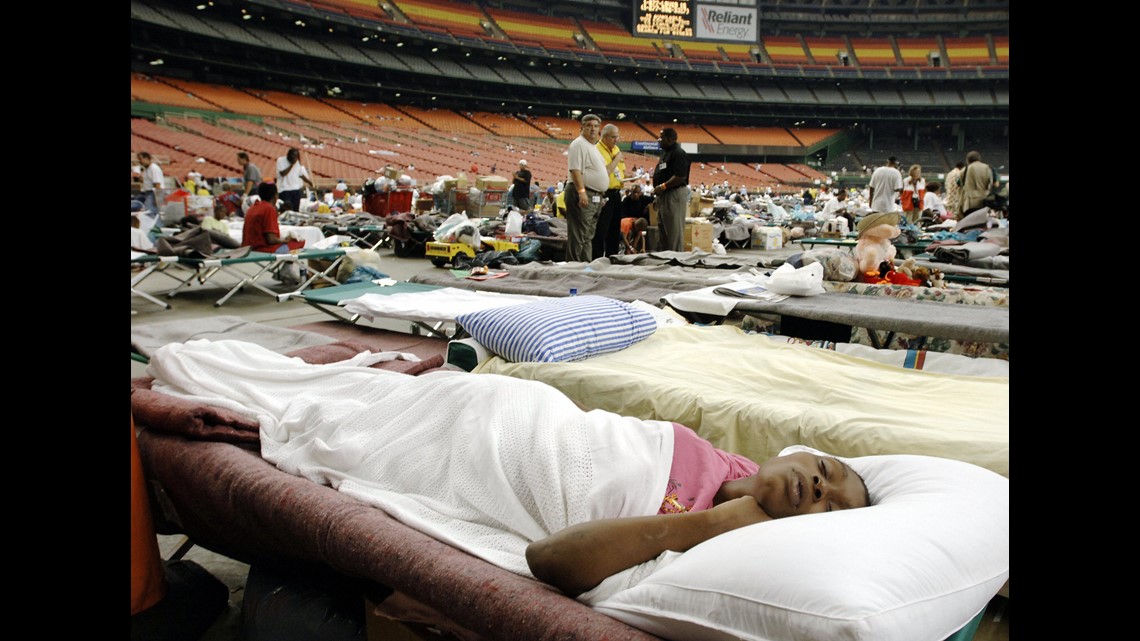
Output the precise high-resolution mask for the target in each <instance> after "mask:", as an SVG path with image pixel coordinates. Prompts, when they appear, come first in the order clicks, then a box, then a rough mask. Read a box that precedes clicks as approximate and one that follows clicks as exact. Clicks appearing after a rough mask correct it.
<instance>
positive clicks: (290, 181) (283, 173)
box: [277, 147, 316, 211]
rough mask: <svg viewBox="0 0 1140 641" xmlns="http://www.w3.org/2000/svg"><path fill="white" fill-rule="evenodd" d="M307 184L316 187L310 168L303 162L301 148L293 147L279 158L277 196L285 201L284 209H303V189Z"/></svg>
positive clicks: (311, 187) (310, 187)
mask: <svg viewBox="0 0 1140 641" xmlns="http://www.w3.org/2000/svg"><path fill="white" fill-rule="evenodd" d="M305 185H308V186H309V189H316V186H315V185H313V181H312V180H311V179H310V178H309V170H308V169H305V166H304V165H302V164H301V150H300V149H297V148H296V147H291V148H290V149H289V151H287V152H286V153H285V155H284V156H281V157H280V158H278V159H277V197H278V198H280V199H281V201H282V203H283V204H282V206H281V209H282V210H283V211H301V189H302V188H303V187H304V186H305Z"/></svg>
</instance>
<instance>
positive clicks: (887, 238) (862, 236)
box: [855, 212, 901, 274]
mask: <svg viewBox="0 0 1140 641" xmlns="http://www.w3.org/2000/svg"><path fill="white" fill-rule="evenodd" d="M855 229H856V230H857V231H858V232H859V240H858V241H856V242H855V263H856V266H857V267H858V269H859V273H861V274H866V273H868V272H874V273H878V272H879V264H880V263H883V262H886V263H887V264H888V265H894V262H895V261H894V259H895V254H896V253H897V250H896V249H895V246H894V245H892V244H891V239H892V238H895V237H897V236H898V235H899V233H900V232H901V230H900V229H899V215H898V214H897V213H894V212H891V213H872V214H868V215H866V216H864V217H863V218H861V219H860V220H859V223H858V224H857V225H856V226H855Z"/></svg>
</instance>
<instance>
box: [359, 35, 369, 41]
mask: <svg viewBox="0 0 1140 641" xmlns="http://www.w3.org/2000/svg"><path fill="white" fill-rule="evenodd" d="M360 41H361V42H368V36H364V37H363V38H361V39H360Z"/></svg>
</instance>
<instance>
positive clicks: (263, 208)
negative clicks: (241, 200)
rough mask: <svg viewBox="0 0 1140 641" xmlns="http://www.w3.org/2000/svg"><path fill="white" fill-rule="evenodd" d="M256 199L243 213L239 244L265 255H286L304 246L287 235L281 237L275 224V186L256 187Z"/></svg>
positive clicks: (301, 242) (299, 240)
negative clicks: (243, 219)
mask: <svg viewBox="0 0 1140 641" xmlns="http://www.w3.org/2000/svg"><path fill="white" fill-rule="evenodd" d="M257 197H258V198H259V200H258V201H257V202H256V203H254V204H253V205H252V206H251V207H250V208H249V211H247V212H245V224H244V225H243V226H242V234H241V244H242V245H245V246H248V247H249V248H250V249H252V250H253V251H256V252H265V253H267V254H287V253H289V252H291V251H293V250H296V249H301V248H302V247H304V246H305V241H304V240H301V239H298V238H296V237H294V236H293V235H292V234H287V235H286V236H285V237H284V238H282V237H281V227H280V226H279V225H278V224H277V215H278V214H277V208H276V207H274V206H273V203H275V202H277V185H275V184H273V183H268V182H263V183H261V184H260V185H258V186H257Z"/></svg>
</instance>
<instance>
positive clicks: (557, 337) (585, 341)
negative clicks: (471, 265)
mask: <svg viewBox="0 0 1140 641" xmlns="http://www.w3.org/2000/svg"><path fill="white" fill-rule="evenodd" d="M455 322H456V323H458V324H459V325H460V326H462V327H463V329H465V330H466V331H467V332H468V333H469V334H471V336H472V337H473V338H474V339H475V340H477V341H479V342H480V343H481V344H482V345H483V346H484V347H486V348H487V349H489V350H491V351H492V352H494V353H496V354H498V355H499V356H502V357H503V358H505V359H506V360H508V361H511V362H512V363H531V362H540V363H558V362H565V361H578V360H582V359H584V358H589V357H590V356H596V355H598V354H606V353H608V352H616V351H618V350H621V349H625V348H626V347H629V346H630V345H633V344H634V343H637V342H639V341H642V340H645V339H646V338H648V337H649V335H650V334H652V333H653V332H654V331H655V330H656V329H657V321H656V320H655V319H654V317H653V316H652V315H651V314H649V313H648V312H646V311H645V310H643V309H638V308H637V307H634V306H632V305H630V304H628V303H625V302H622V301H620V300H616V299H613V298H607V297H605V296H595V295H586V296H569V297H566V298H550V299H547V300H540V301H535V302H532V303H523V304H521V305H509V306H507V307H495V308H492V309H483V310H479V311H475V312H470V313H467V314H460V315H459V316H457V317H456V319H455Z"/></svg>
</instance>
